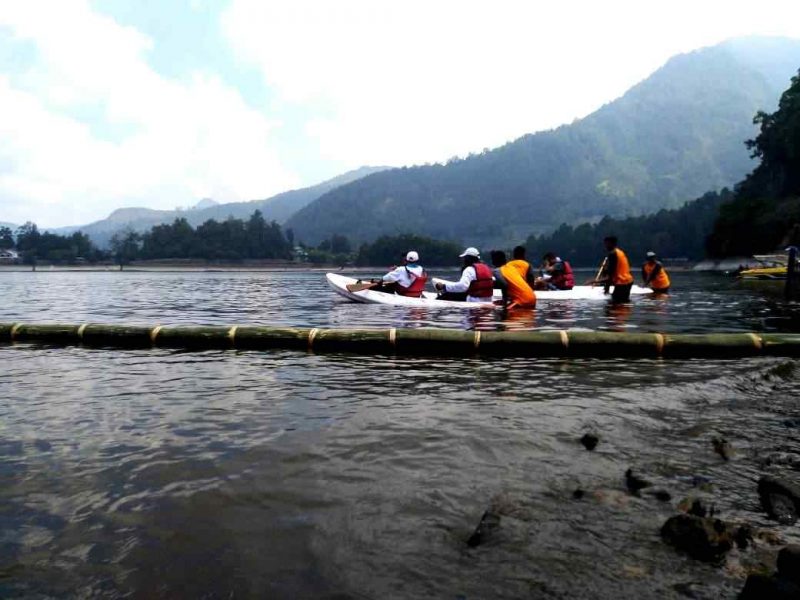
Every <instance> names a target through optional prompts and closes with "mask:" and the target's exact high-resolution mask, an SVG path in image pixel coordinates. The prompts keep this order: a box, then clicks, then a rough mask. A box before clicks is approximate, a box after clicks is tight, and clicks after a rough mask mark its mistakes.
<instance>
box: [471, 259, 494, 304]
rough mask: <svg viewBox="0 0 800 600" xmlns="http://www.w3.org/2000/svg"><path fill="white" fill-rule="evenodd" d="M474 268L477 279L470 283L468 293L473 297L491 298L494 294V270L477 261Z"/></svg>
mask: <svg viewBox="0 0 800 600" xmlns="http://www.w3.org/2000/svg"><path fill="white" fill-rule="evenodd" d="M472 268H473V269H475V276H476V278H477V279H475V281H473V282H472V283H470V284H469V288H468V289H467V295H468V296H472V297H473V298H491V297H492V295H493V294H494V281H493V280H492V270H491V269H490V268H489V266H488V265H485V264H483V263H475V264H474V265H472Z"/></svg>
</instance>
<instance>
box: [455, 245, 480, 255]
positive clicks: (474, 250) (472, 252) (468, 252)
mask: <svg viewBox="0 0 800 600" xmlns="http://www.w3.org/2000/svg"><path fill="white" fill-rule="evenodd" d="M465 256H474V257H475V258H480V257H481V253H480V252H478V249H477V248H473V247H472V246H470V247H469V248H467V249H466V250H464V252H462V253H461V254H459V255H458V257H459V258H464V257H465Z"/></svg>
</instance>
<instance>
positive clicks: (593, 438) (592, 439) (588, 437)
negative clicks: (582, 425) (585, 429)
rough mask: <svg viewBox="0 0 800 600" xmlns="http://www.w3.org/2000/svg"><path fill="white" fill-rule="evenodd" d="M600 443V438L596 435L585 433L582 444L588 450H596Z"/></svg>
mask: <svg viewBox="0 0 800 600" xmlns="http://www.w3.org/2000/svg"><path fill="white" fill-rule="evenodd" d="M599 442H600V438H599V437H598V436H597V435H596V434H594V433H584V434H583V437H582V438H581V444H583V447H584V448H586V449H587V450H594V449H595V448H597V444H598V443H599Z"/></svg>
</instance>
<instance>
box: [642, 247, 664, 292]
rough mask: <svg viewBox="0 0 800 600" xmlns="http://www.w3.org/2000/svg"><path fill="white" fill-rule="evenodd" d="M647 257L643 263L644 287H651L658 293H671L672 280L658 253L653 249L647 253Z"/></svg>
mask: <svg viewBox="0 0 800 600" xmlns="http://www.w3.org/2000/svg"><path fill="white" fill-rule="evenodd" d="M646 257H647V260H646V261H645V263H644V264H643V265H642V280H643V281H644V287H649V288H651V289H652V290H653V291H654V292H655V293H656V294H667V293H669V286H670V280H669V275H667V270H666V269H665V268H664V265H662V264H661V261H659V260H657V256H656V253H655V252H653V251H652V250H651V251H650V252H648V253H647V255H646Z"/></svg>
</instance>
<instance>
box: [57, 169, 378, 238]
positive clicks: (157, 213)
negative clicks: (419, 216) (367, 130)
mask: <svg viewBox="0 0 800 600" xmlns="http://www.w3.org/2000/svg"><path fill="white" fill-rule="evenodd" d="M386 168H388V167H360V168H358V169H355V170H352V171H348V172H347V173H343V174H341V175H338V176H336V177H334V178H333V179H329V180H327V181H323V182H322V183H319V184H317V185H313V186H311V187H307V188H301V189H298V190H291V191H288V192H282V193H280V194H277V195H275V196H271V197H269V198H266V199H264V200H252V201H249V202H230V203H227V204H219V203H217V202H215V201H214V200H211V199H210V198H204V199H203V200H201V201H200V202H198V203H197V204H196V205H195V206H194V207H193V208H190V209H188V210H154V209H152V208H119V209H117V210H115V211H114V212H112V213H111V214H110V215H109V216H108V217H107V218H105V219H103V220H101V221H95V222H94V223H90V224H88V225H81V226H70V227H59V228H55V229H51V230H50V231H52V232H53V233H58V234H61V235H67V234H70V233H73V232H74V231H79V230H80V231H82V232H83V233H85V234H87V235H88V236H89V237H90V238H91V239H92V241H93V242H94V243H95V244H97V245H98V246H100V247H105V246H107V245H108V242H109V240H110V239H111V236H113V235H114V234H115V233H116V232H118V231H121V230H123V229H128V228H130V229H133V230H135V231H139V232H144V231H147V230H148V229H150V228H151V227H153V226H154V225H160V224H162V223H171V222H172V221H174V220H175V219H176V218H179V217H183V218H185V219H186V220H187V221H188V222H189V224H190V225H192V226H195V227H196V226H197V225H201V224H202V223H205V222H206V221H208V220H209V219H214V220H217V221H224V220H225V219H227V218H228V217H234V218H237V219H247V218H248V217H250V215H252V214H253V213H254V212H255V211H256V210H260V211H261V213H262V214H263V216H264V219H265V220H266V221H267V222H269V221H273V220H274V221H277V222H278V223H280V224H283V223H284V222H285V221H286V220H287V219H288V218H289V217H290V216H291V215H292V214H293V213H295V212H296V211H298V210H299V209H301V208H303V207H304V206H306V205H307V204H309V203H310V202H313V201H314V200H316V199H317V198H319V197H320V196H321V195H323V194H325V193H326V192H329V191H331V190H333V189H335V188H337V187H338V186H340V185H344V184H347V183H351V182H353V181H356V180H358V179H360V178H361V177H364V176H366V175H371V174H373V173H377V172H379V171H382V170H385V169H386Z"/></svg>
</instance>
